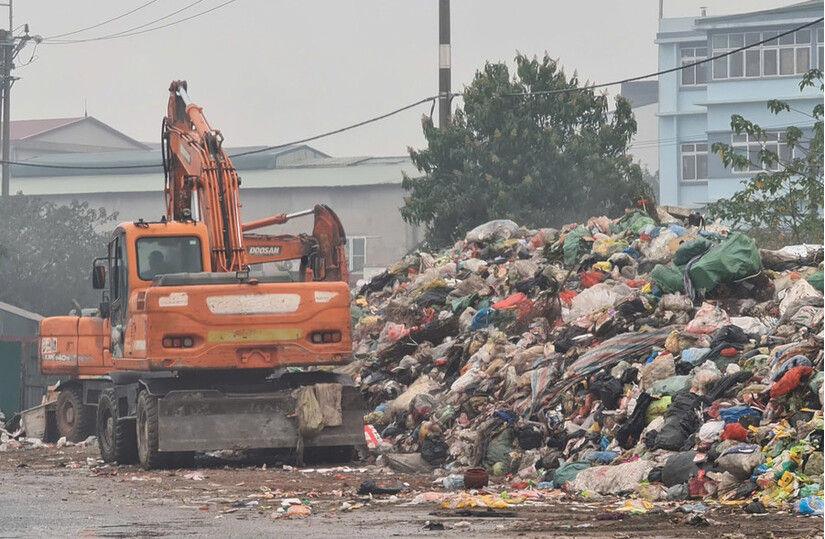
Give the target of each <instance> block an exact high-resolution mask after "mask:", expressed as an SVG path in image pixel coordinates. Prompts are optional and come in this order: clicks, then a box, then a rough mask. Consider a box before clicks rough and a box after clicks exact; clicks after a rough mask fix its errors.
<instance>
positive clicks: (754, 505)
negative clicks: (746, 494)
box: [742, 500, 768, 515]
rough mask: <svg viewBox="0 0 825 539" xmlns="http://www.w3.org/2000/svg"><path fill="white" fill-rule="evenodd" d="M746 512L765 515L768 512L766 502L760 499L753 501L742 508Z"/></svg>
mask: <svg viewBox="0 0 825 539" xmlns="http://www.w3.org/2000/svg"><path fill="white" fill-rule="evenodd" d="M742 510H744V511H745V512H746V513H748V514H750V515H764V514H765V513H767V512H768V510H767V509H766V508H765V504H763V503H762V502H760V501H759V500H756V501H753V502H751V503H749V504H748V505H746V506H745V507H743V508H742Z"/></svg>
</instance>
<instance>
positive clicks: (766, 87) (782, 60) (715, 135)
mask: <svg viewBox="0 0 825 539" xmlns="http://www.w3.org/2000/svg"><path fill="white" fill-rule="evenodd" d="M822 15H823V1H822V0H813V1H809V2H802V3H799V4H793V5H790V6H786V7H781V8H776V9H771V10H766V11H757V12H752V13H742V14H736V15H726V16H720V17H707V16H700V17H680V18H665V19H660V21H659V33H658V34H657V36H656V43H657V44H658V46H659V69H660V70H666V69H671V68H674V67H679V66H683V65H687V64H691V63H693V62H696V61H697V60H700V59H703V58H708V57H713V56H718V55H719V54H721V53H724V52H727V51H730V50H733V49H737V48H739V47H742V46H745V45H751V44H754V43H758V42H760V41H763V40H766V39H770V38H771V37H773V36H776V35H778V34H781V33H783V32H787V31H788V30H792V29H793V28H795V27H799V26H802V25H804V24H807V23H811V22H814V21H816V20H817V19H819V18H821V17H822ZM822 42H823V24H822V22H819V23H818V24H816V25H814V26H811V27H808V28H806V29H803V30H799V31H797V32H794V33H792V34H790V35H788V36H785V37H782V38H779V39H776V40H772V41H769V42H766V43H764V44H762V45H757V46H755V47H753V48H749V49H747V50H744V51H740V52H738V53H736V54H733V55H730V56H727V57H725V58H719V59H717V60H714V61H712V62H709V63H706V64H702V65H698V66H693V67H689V68H687V69H684V70H681V71H676V72H673V73H668V74H666V75H662V76H660V77H659V113H658V116H659V175H660V176H659V177H660V189H659V201H660V204H667V205H676V206H682V207H689V208H699V207H701V206H703V205H705V204H706V203H708V202H711V201H714V200H717V199H719V198H725V197H729V196H731V195H732V194H733V193H735V192H736V191H738V190H739V189H741V187H742V186H741V181H742V180H743V179H746V178H748V177H750V176H751V175H753V174H754V170H736V171H734V170H731V169H728V168H725V167H724V166H723V165H722V161H721V159H720V158H719V156H718V155H716V154H714V153H712V152H711V151H710V148H711V146H712V145H713V143H714V142H725V143H728V144H733V146H734V147H735V148H737V149H739V150H740V151H742V152H743V153H745V152H749V153H750V154H751V155H753V156H754V157H755V154H756V152H757V151H758V150H759V148H760V147H761V146H760V145H761V144H767V145H768V146H769V148H770V149H773V150H775V151H778V152H779V154H780V156H787V153H788V150H787V146H786V145H784V144H783V142H782V141H783V132H784V130H785V128H786V127H788V126H791V125H795V126H798V127H801V128H803V131H804V132H805V133H806V134H810V133H811V129H810V127H811V126H812V125H813V123H814V120H813V119H812V118H811V116H810V114H811V110H812V108H813V107H814V105H815V104H817V103H822V97H823V96H822V92H820V91H819V89H818V88H807V89H806V90H805V91H803V92H800V90H799V82H800V79H801V76H802V74H804V73H805V72H806V71H808V70H809V69H810V68H812V67H819V69H820V70H821V69H822V64H823V51H822ZM771 99H780V100H783V101H786V102H788V104H789V105H790V106H791V107H792V110H791V112H782V113H780V114H778V115H774V114H772V113H771V112H770V111H769V110H768V108H767V102H768V101H769V100H771ZM733 114H739V115H741V116H743V117H744V118H746V119H748V120H751V121H753V122H755V123H757V124H759V125H760V126H761V127H762V128H763V129H766V130H769V131H772V133H770V136H769V138H768V141H767V142H762V141H756V140H748V138H747V136H745V135H741V136H736V135H734V134H732V132H731V127H730V119H731V115H733ZM806 128H807V129H806ZM753 160H754V159H751V161H753Z"/></svg>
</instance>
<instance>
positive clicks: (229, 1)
mask: <svg viewBox="0 0 825 539" xmlns="http://www.w3.org/2000/svg"><path fill="white" fill-rule="evenodd" d="M203 1H204V0H196V1H195V2H192V3H191V4H189V5H187V6H184V7H182V8H181V9H179V10H177V11H175V12H173V13H170V14H169V15H166V16H164V17H161V18H159V19H155V20H154V21H151V22H148V23H145V24H142V25H140V26H135V27H134V28H130V29H128V30H123V31H122V32H117V33H115V34H110V35H107V36H100V37H93V38H88V39H75V40H66V41H44V44H46V45H74V44H76V43H89V42H92V41H104V40H109V39H118V38H121V37H131V36H137V35H140V34H146V33H148V32H154V31H155V30H160V29H163V28H168V27H170V26H175V25H177V24H180V23H182V22H186V21H190V20H192V19H196V18H198V17H201V16H203V15H206V14H207V13H211V12H213V11H215V10H218V9H220V8H222V7H224V6H227V5H229V4H232V3H234V2H237V0H227V1H226V2H223V3H222V4H218V5H217V6H215V7H212V8H209V9H206V10H204V11H200V12H198V13H195V14H194V15H190V16H189V17H184V18H183V19H178V20H176V21H172V22H170V23H167V24H162V25H160V26H155V27H153V28H147V29H145V30H140V31H137V32H133V30H137V29H139V28H144V27H146V26H149V25H151V24H155V23H156V22H160V21H162V20H165V19H168V18H169V17H172V16H174V15H177V14H179V13H181V12H182V11H185V10H187V9H189V8H190V7H192V6H194V5H196V4H200V3H201V2H203Z"/></svg>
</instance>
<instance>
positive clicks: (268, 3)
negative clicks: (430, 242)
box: [0, 0, 795, 156]
mask: <svg viewBox="0 0 825 539" xmlns="http://www.w3.org/2000/svg"><path fill="white" fill-rule="evenodd" d="M225 1H226V0H201V1H200V2H198V3H197V4H196V5H194V6H192V7H191V8H189V9H187V10H185V11H182V12H181V13H180V14H179V15H176V16H173V17H170V18H168V19H166V20H164V21H161V22H159V23H157V25H161V24H168V23H170V22H173V21H176V20H179V19H181V18H184V17H187V16H192V15H195V14H197V13H199V12H202V11H205V10H207V9H210V8H213V7H215V6H218V5H220V4H222V3H224V2H225ZM144 3H146V2H145V0H129V1H123V0H122V1H117V2H115V1H112V0H71V1H66V0H27V1H25V2H24V1H20V0H18V1H17V2H15V4H14V10H15V11H14V26H15V27H19V26H21V25H22V24H24V23H28V24H29V25H30V31H31V33H32V34H40V35H42V36H43V37H50V36H54V35H57V34H63V33H66V32H72V31H74V30H77V29H80V28H84V27H87V26H91V25H94V24H97V23H100V22H102V21H104V20H107V19H109V18H112V17H116V16H118V15H121V14H123V13H125V12H127V11H130V10H132V9H134V8H136V7H138V6H140V5H142V4H144ZM192 3H193V0H161V1H157V2H155V3H153V4H151V5H149V6H147V7H146V8H144V9H141V10H140V11H137V12H136V13H134V14H132V15H129V16H128V17H124V18H122V19H120V20H117V21H115V22H113V23H110V24H106V25H103V26H101V27H99V28H95V29H93V30H89V31H87V32H82V33H78V34H75V35H71V36H66V37H65V38H63V39H84V38H93V37H99V36H105V35H109V34H113V33H116V32H120V31H124V30H128V29H130V28H134V27H136V26H139V25H142V24H144V23H147V22H149V21H152V20H154V19H158V18H160V17H163V16H165V15H168V14H169V13H172V12H174V11H176V10H178V9H181V8H183V7H184V6H187V5H189V4H192ZM792 3H795V2H792V1H777V0H774V1H769V0H750V1H748V2H742V1H734V0H699V1H694V0H678V1H677V0H665V3H664V15H665V17H679V16H698V15H699V8H700V6H707V14H708V15H709V16H713V15H722V14H728V13H736V12H742V11H755V10H760V9H769V8H772V7H778V6H780V5H787V4H792ZM658 9H659V7H658V1H657V0H645V1H641V0H631V1H623V2H617V1H616V0H589V1H587V0H585V1H578V2H569V1H549V0H510V1H501V0H500V1H493V0H452V2H451V16H452V25H451V27H452V39H451V41H452V66H453V73H452V89H453V91H460V90H461V89H462V88H463V87H464V85H465V84H468V83H469V82H470V81H471V79H472V76H473V74H474V73H475V71H476V70H477V69H478V68H480V67H481V66H482V65H483V63H484V62H485V61H493V62H497V61H506V62H508V63H510V64H512V60H513V57H514V56H515V54H516V51H519V52H522V53H524V54H528V55H530V56H532V55H542V54H543V53H544V52H545V51H547V52H549V54H550V55H551V56H552V57H556V58H559V59H560V60H561V62H562V64H563V65H564V66H565V67H566V68H567V70H568V71H572V70H573V69H577V70H578V72H579V75H580V77H581V78H582V79H589V80H592V81H597V82H608V81H612V80H618V79H622V78H625V77H630V76H634V75H639V74H643V73H648V72H654V71H656V69H657V59H656V58H657V56H656V55H657V48H656V46H655V45H654V43H653V41H654V39H655V36H656V31H657V24H658V21H657V18H658ZM7 20H8V17H7V11H6V9H5V8H3V9H0V27H6V26H7V24H8V23H7V22H6V21H7ZM147 28H148V27H147ZM19 33H20V31H18V32H16V33H15V34H19ZM33 51H34V47H33V45H32V44H29V45H28V46H27V47H26V48H25V49H24V50H23V51H22V52H21V53H20V55H19V56H18V58H17V62H16V63H17V65H21V64H25V63H26V62H27V61H28V60H29V58H30V57H31V55H32V52H33ZM14 75H15V76H17V77H20V80H18V81H17V82H16V83H15V85H14V87H13V90H12V114H11V116H12V119H13V120H24V119H35V118H63V117H75V116H82V115H83V113H84V107H86V108H87V109H88V113H89V115H91V116H95V117H96V118H98V119H100V120H102V121H103V122H106V123H107V124H109V125H111V126H112V127H115V128H116V129H119V130H121V131H123V132H124V133H126V134H127V135H129V136H131V137H133V138H135V139H138V140H140V141H144V142H158V139H159V133H160V125H161V119H162V117H163V116H164V114H165V112H166V100H167V97H168V92H167V88H168V85H169V82H170V81H171V80H173V79H186V80H188V81H189V90H190V95H191V96H192V99H193V100H194V101H195V102H196V103H198V104H199V105H201V106H202V107H203V108H204V111H205V114H206V116H207V118H208V119H209V121H210V123H211V124H212V126H213V127H214V128H216V129H220V130H221V131H223V133H224V135H225V136H226V139H227V142H226V144H227V145H228V146H240V145H257V144H271V145H275V144H283V143H287V142H290V141H292V140H296V139H300V138H303V137H308V136H312V135H315V134H318V133H321V132H325V131H329V130H333V129H336V128H339V127H343V126H345V125H348V124H351V123H355V122H359V121H361V120H364V119H367V118H370V117H373V116H377V115H380V114H383V113H386V112H389V111H391V110H393V109H396V108H399V107H401V106H404V105H406V104H409V103H412V102H414V101H417V100H419V99H422V98H424V97H427V96H431V95H436V94H437V93H438V0H351V1H340V0H339V1H334V0H326V1H322V0H302V1H286V0H236V1H234V2H232V3H230V4H228V5H226V6H224V7H222V8H220V9H217V10H215V11H213V12H211V13H208V14H206V15H203V16H201V17H197V18H194V19H192V20H190V21H186V22H183V23H180V24H176V25H173V26H170V27H168V28H164V29H160V30H157V31H152V32H148V33H144V34H141V35H137V36H132V37H122V38H119V39H110V40H103V41H91V42H86V43H73V44H64V45H57V44H53V45H48V44H46V43H43V44H41V45H40V46H39V47H38V48H37V49H36V51H35V54H34V61H33V62H32V63H31V64H29V65H27V66H25V67H20V68H18V69H16V70H15V72H14ZM611 90H613V91H615V90H616V89H611ZM457 102H458V103H459V104H460V101H457ZM429 112H430V106H429V105H421V106H419V107H416V108H414V109H411V110H408V111H406V112H404V113H401V114H399V115H397V116H395V117H393V118H390V119H387V120H384V121H381V122H379V123H376V124H373V125H370V126H366V127H362V128H359V129H357V130H354V131H349V132H347V133H344V134H339V135H335V136H332V137H329V138H325V139H322V140H319V141H315V142H312V143H311V145H312V146H314V147H316V148H318V149H319V150H321V151H324V152H327V153H329V154H331V155H333V156H350V155H402V154H405V153H406V148H407V146H413V147H417V148H420V147H422V146H424V138H423V136H422V135H421V129H420V122H419V119H420V117H421V115H422V114H424V113H427V114H429ZM436 114H437V107H436Z"/></svg>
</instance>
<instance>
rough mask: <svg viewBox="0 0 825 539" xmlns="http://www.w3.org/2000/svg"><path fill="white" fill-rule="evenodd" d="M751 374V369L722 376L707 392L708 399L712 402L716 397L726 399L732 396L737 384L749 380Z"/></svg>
mask: <svg viewBox="0 0 825 539" xmlns="http://www.w3.org/2000/svg"><path fill="white" fill-rule="evenodd" d="M752 376H753V372H751V371H739V372H737V373H734V374H729V375H727V376H723V377H722V378H720V379H719V380H717V381H716V384H715V385H714V386H713V389H711V390H710V392H708V400H709V401H711V402H713V401H715V400H717V399H727V398H731V397H733V396H734V395H735V394H736V392H737V390H738V389H739V388H738V386H740V385H742V384H744V383H745V382H747V381H748V380H750V379H751V377H752Z"/></svg>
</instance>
